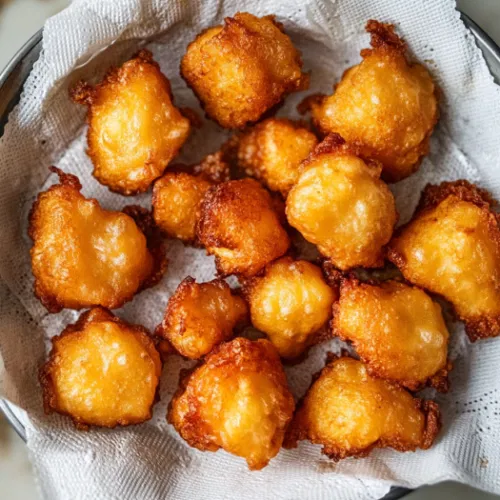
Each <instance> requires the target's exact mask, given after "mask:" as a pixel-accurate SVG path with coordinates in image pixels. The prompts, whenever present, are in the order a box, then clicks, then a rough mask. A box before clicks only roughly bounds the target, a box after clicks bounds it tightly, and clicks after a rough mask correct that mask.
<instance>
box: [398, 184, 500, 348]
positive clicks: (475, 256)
mask: <svg viewBox="0 0 500 500" xmlns="http://www.w3.org/2000/svg"><path fill="white" fill-rule="evenodd" d="M491 204H492V200H491V198H490V196H489V194H488V193H487V192H485V191H484V190H481V189H479V188H477V187H476V186H474V185H473V184H470V183H469V182H467V181H463V180H461V181H455V182H443V183H442V184H440V185H438V186H433V185H428V186H427V187H426V188H425V190H424V192H423V193H422V197H421V200H420V204H419V206H418V207H417V210H416V212H415V214H414V216H413V218H412V220H411V221H410V222H409V223H408V224H406V225H405V226H403V227H402V228H400V229H399V230H398V232H397V233H396V235H395V237H394V238H393V240H392V241H391V243H390V244H389V248H388V258H389V260H391V261H392V262H393V263H394V264H396V266H398V267H399V269H400V271H401V272H402V273H403V275H404V277H405V278H406V279H407V280H408V281H410V282H412V283H414V284H416V285H418V286H420V287H422V288H426V289H427V290H430V291H431V292H434V293H437V294H439V295H442V296H443V297H444V298H445V299H447V300H448V301H450V302H451V303H452V304H453V306H454V308H455V310H456V312H457V315H458V317H459V318H460V319H461V320H462V321H464V322H465V328H466V331H467V334H468V336H469V338H470V340H471V341H475V340H478V339H481V338H487V337H496V336H497V335H499V334H500V216H499V215H498V214H497V213H495V212H493V211H492V210H491Z"/></svg>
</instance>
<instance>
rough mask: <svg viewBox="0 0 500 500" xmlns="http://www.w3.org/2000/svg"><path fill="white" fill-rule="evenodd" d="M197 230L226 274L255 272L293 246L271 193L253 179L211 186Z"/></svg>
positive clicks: (220, 269) (202, 205)
mask: <svg viewBox="0 0 500 500" xmlns="http://www.w3.org/2000/svg"><path fill="white" fill-rule="evenodd" d="M196 234H197V237H198V239H199V241H200V242H201V243H202V245H203V246H204V247H205V248H206V249H207V252H208V253H209V254H212V255H215V257H216V259H215V261H216V265H217V270H218V271H219V273H220V274H221V275H223V276H227V275H229V274H237V275H241V276H244V277H251V276H254V275H255V274H257V273H258V272H259V271H260V270H261V269H262V268H264V266H265V265H266V264H268V263H269V262H271V261H272V260H274V259H277V258H278V257H281V256H282V255H283V254H284V253H285V252H286V251H287V250H288V247H289V246H290V239H289V238H288V235H287V233H286V231H285V230H284V229H283V227H282V225H281V224H280V220H279V216H278V214H277V212H276V210H275V208H274V203H273V201H272V198H271V196H270V195H269V193H268V192H267V191H266V190H265V189H264V188H263V187H262V186H261V185H260V184H259V183H258V182H257V181H255V180H253V179H241V180H236V181H229V182H224V183H222V184H219V185H218V186H214V187H212V188H210V190H209V191H208V192H207V194H206V195H205V197H204V199H203V201H202V202H201V217H200V219H199V220H198V224H197V230H196Z"/></svg>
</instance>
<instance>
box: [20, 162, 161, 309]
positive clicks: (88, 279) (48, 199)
mask: <svg viewBox="0 0 500 500" xmlns="http://www.w3.org/2000/svg"><path fill="white" fill-rule="evenodd" d="M51 170H52V171H53V172H56V173H57V174H58V175H59V182H60V183H59V184H56V185H54V186H52V187H51V188H49V189H48V190H47V191H45V192H43V193H40V194H39V195H38V198H37V199H36V201H35V203H34V205H33V208H32V209H31V213H30V218H29V235H30V237H31V239H32V240H33V247H32V248H31V267H32V271H33V275H34V277H35V295H36V296H37V297H38V298H39V299H40V300H41V302H42V304H43V305H44V306H45V307H46V308H47V310H48V311H49V312H58V311H60V310H61V309H63V308H70V309H82V308H85V307H91V306H94V305H100V306H103V307H107V308H109V309H114V308H117V307H121V306H122V305H123V304H124V303H125V302H127V301H129V300H131V299H132V297H133V296H134V294H135V293H137V292H138V291H140V290H141V289H142V288H144V287H146V286H150V285H153V284H155V283H156V282H158V281H159V279H160V278H161V276H162V275H163V273H164V271H165V269H166V260H165V251H164V248H163V245H162V243H161V241H159V239H158V238H157V235H156V233H155V230H154V228H153V227H151V224H152V218H151V217H148V215H147V213H145V210H144V209H141V208H140V207H127V208H126V209H124V210H125V211H127V212H128V213H129V214H130V215H126V214H125V213H123V212H115V211H110V210H104V209H103V208H101V207H100V205H99V203H98V202H97V200H95V199H87V198H85V197H84V196H83V195H82V194H81V193H80V189H81V185H80V182H79V181H78V179H77V177H75V176H74V175H70V174H64V173H63V172H61V171H60V170H58V169H56V168H55V167H52V169H51ZM134 219H135V220H134Z"/></svg>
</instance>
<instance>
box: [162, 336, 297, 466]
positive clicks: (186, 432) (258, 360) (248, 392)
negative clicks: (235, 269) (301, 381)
mask: <svg viewBox="0 0 500 500" xmlns="http://www.w3.org/2000/svg"><path fill="white" fill-rule="evenodd" d="M294 408H295V404H294V401H293V396H292V394H291V393H290V390H289V389H288V385H287V381H286V376H285V372H284V371H283V367H282V366H281V362H280V359H279V356H278V353H277V352H276V349H275V348H274V346H273V345H272V344H271V343H270V342H269V341H268V340H264V339H260V340H256V341H252V340H248V339H244V338H237V339H234V340H232V341H231V342H227V343H224V344H222V345H221V346H220V347H218V348H217V349H216V350H215V351H214V352H213V353H211V354H210V355H209V356H208V357H207V358H206V361H205V363H204V364H202V365H201V366H199V367H198V368H196V369H195V370H194V371H192V372H190V373H188V374H182V375H181V380H180V384H179V389H178V390H177V392H176V394H175V395H174V397H173V398H172V401H171V403H170V407H169V410H168V415H167V419H168V421H169V422H170V423H171V424H172V425H173V426H174V427H175V428H176V430H177V431H178V432H179V434H180V435H181V436H182V438H183V439H184V440H186V441H187V442H188V444H189V445H190V446H193V447H195V448H198V449H199V450H202V451H217V450H218V449H219V448H222V449H224V450H226V451H227V452H229V453H232V454H234V455H237V456H240V457H243V458H244V459H245V460H246V461H247V464H248V467H249V468H250V469H252V470H256V469H262V468H263V467H265V466H266V465H267V464H268V463H269V461H270V460H271V459H272V458H273V457H274V456H276V455H277V454H278V452H279V450H280V448H281V444H282V442H283V437H284V434H285V430H286V428H287V426H288V423H289V422H290V420H291V419H292V415H293V410H294Z"/></svg>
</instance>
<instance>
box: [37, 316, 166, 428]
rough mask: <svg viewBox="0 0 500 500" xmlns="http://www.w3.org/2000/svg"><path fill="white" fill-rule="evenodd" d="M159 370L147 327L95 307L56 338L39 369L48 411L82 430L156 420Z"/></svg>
mask: <svg viewBox="0 0 500 500" xmlns="http://www.w3.org/2000/svg"><path fill="white" fill-rule="evenodd" d="M160 374H161V361H160V355H159V354H158V351H157V350H156V348H155V346H154V343H153V341H152V340H151V339H150V338H149V336H148V335H147V331H146V330H145V329H144V328H143V327H142V326H139V325H131V324H129V323H127V322H125V321H122V320H121V319H119V318H117V317H116V316H113V314H111V313H110V312H109V311H107V310H106V309H103V308H100V307H95V308H93V309H91V310H90V311H87V312H85V313H83V314H82V315H81V316H80V318H79V320H78V321H77V322H76V323H75V324H74V325H69V326H68V327H66V329H65V330H64V331H63V332H62V334H61V335H58V336H57V337H54V338H53V339H52V350H51V352H50V354H49V359H48V361H47V362H46V363H45V365H44V366H43V367H42V369H41V370H40V382H41V385H42V388H43V401H44V407H45V412H46V413H51V412H52V411H55V412H57V413H60V414H62V415H68V416H69V417H71V418H72V420H73V422H74V423H75V425H76V427H77V428H79V429H82V430H86V429H88V426H89V425H96V426H101V427H115V426H117V425H130V424H139V423H141V422H144V421H145V420H149V419H150V418H151V410H152V406H153V404H154V402H155V400H156V394H157V390H158V384H159V381H160Z"/></svg>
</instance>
